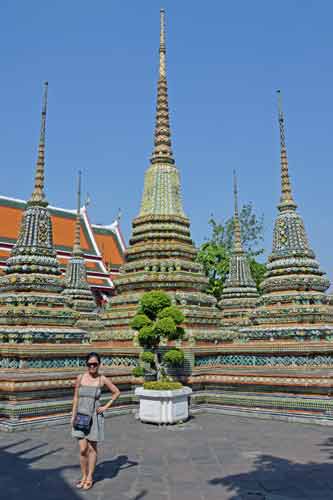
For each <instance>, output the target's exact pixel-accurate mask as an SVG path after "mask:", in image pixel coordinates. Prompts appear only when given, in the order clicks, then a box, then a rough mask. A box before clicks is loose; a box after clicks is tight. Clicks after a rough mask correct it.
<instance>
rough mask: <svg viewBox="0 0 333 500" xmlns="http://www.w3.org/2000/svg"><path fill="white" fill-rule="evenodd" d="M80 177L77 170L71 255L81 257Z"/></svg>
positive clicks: (80, 173)
mask: <svg viewBox="0 0 333 500" xmlns="http://www.w3.org/2000/svg"><path fill="white" fill-rule="evenodd" d="M81 176H82V172H81V170H79V173H78V181H77V210H76V221H75V236H74V246H73V254H74V255H82V249H81V240H80V230H81Z"/></svg>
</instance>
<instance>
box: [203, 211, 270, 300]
mask: <svg viewBox="0 0 333 500" xmlns="http://www.w3.org/2000/svg"><path fill="white" fill-rule="evenodd" d="M239 220H240V225H241V235H242V244H243V248H244V250H245V252H246V253H247V255H248V258H249V261H250V268H251V272H252V276H253V279H254V280H255V282H256V284H257V286H259V284H260V282H261V281H262V279H263V276H264V274H265V272H266V266H265V265H264V264H262V263H260V262H258V261H257V260H256V257H258V256H259V255H261V254H262V253H263V252H264V249H263V248H262V242H263V230H264V218H263V216H262V215H261V216H259V217H258V216H257V215H256V213H255V212H254V210H253V206H252V203H247V204H246V205H243V207H242V208H241V210H240V213H239ZM209 225H210V228H211V237H210V239H208V240H207V241H205V242H204V243H203V244H202V245H201V247H200V249H199V252H198V261H199V262H200V263H201V264H202V266H203V269H204V272H205V274H206V276H207V277H208V279H209V283H208V288H207V292H208V293H210V294H212V295H214V296H215V297H216V298H217V299H218V300H219V299H220V298H221V294H222V290H223V286H224V283H225V280H226V278H227V276H228V272H229V260H230V255H231V252H232V248H233V238H234V218H233V217H230V218H229V219H227V220H226V221H225V222H221V223H218V222H216V220H215V219H214V217H213V216H212V217H211V218H210V220H209Z"/></svg>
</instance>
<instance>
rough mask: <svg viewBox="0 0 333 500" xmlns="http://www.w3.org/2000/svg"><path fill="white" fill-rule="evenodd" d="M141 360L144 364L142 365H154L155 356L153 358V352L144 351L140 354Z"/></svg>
mask: <svg viewBox="0 0 333 500" xmlns="http://www.w3.org/2000/svg"><path fill="white" fill-rule="evenodd" d="M140 358H141V360H142V361H143V362H144V363H149V364H152V363H154V361H155V356H154V353H153V352H150V351H145V352H143V353H142V354H141V356H140Z"/></svg>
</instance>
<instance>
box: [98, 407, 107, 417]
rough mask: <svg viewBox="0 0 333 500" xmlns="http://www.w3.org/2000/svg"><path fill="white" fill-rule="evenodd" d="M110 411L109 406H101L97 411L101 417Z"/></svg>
mask: <svg viewBox="0 0 333 500" xmlns="http://www.w3.org/2000/svg"><path fill="white" fill-rule="evenodd" d="M107 409H108V406H106V405H104V406H99V407H98V408H97V410H96V412H97V414H98V415H100V414H101V413H104V412H105V411H106V410H107Z"/></svg>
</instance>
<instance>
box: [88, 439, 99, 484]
mask: <svg viewBox="0 0 333 500" xmlns="http://www.w3.org/2000/svg"><path fill="white" fill-rule="evenodd" d="M88 450H89V452H88V476H87V481H92V480H93V477H94V472H95V468H96V462H97V442H96V441H88Z"/></svg>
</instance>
